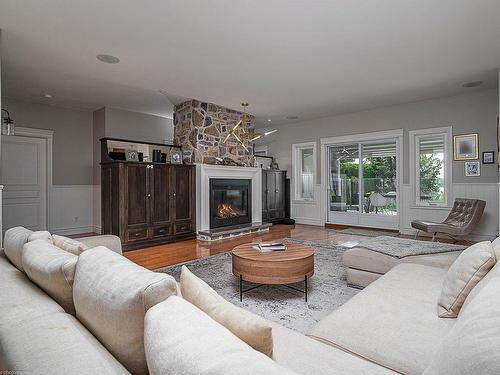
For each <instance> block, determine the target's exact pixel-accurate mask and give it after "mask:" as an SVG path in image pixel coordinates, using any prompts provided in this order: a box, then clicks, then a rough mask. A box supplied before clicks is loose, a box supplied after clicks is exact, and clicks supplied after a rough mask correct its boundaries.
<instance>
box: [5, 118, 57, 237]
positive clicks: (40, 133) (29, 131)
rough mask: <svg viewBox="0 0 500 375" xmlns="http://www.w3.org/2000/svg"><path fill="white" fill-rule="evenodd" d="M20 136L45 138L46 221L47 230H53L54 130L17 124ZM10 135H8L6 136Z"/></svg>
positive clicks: (17, 131)
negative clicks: (51, 215)
mask: <svg viewBox="0 0 500 375" xmlns="http://www.w3.org/2000/svg"><path fill="white" fill-rule="evenodd" d="M14 135H16V136H19V137H30V138H42V139H45V143H46V147H45V152H46V155H45V161H46V163H47V165H46V166H45V170H46V171H47V176H46V177H47V178H46V185H47V186H46V193H45V194H46V197H45V203H46V204H45V216H46V217H45V222H46V223H47V230H48V231H49V232H50V231H51V229H52V228H51V226H52V225H51V224H52V223H51V222H50V214H51V211H52V146H53V143H54V131H53V130H48V129H35V128H26V127H22V126H16V129H15V134H14ZM5 137H8V136H5Z"/></svg>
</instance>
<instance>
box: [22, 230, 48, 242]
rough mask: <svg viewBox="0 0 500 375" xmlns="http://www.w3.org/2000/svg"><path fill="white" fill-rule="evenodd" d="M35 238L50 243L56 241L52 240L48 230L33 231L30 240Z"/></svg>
mask: <svg viewBox="0 0 500 375" xmlns="http://www.w3.org/2000/svg"><path fill="white" fill-rule="evenodd" d="M35 240H43V241H45V242H48V243H54V241H53V240H52V235H51V234H50V233H49V232H47V231H46V230H38V231H36V232H33V233H31V234H30V236H29V237H28V242H30V241H35Z"/></svg>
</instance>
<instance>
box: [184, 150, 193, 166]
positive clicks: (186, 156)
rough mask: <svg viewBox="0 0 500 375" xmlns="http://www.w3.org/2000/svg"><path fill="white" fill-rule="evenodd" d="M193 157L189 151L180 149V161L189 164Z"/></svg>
mask: <svg viewBox="0 0 500 375" xmlns="http://www.w3.org/2000/svg"><path fill="white" fill-rule="evenodd" d="M192 158H193V153H192V152H191V151H182V161H183V162H184V163H185V164H191V163H192V160H193V159H192Z"/></svg>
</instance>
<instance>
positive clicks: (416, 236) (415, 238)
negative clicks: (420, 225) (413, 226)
mask: <svg viewBox="0 0 500 375" xmlns="http://www.w3.org/2000/svg"><path fill="white" fill-rule="evenodd" d="M419 233H420V230H419V229H417V232H416V233H415V237H414V238H413V239H414V240H417V239H418V234H419Z"/></svg>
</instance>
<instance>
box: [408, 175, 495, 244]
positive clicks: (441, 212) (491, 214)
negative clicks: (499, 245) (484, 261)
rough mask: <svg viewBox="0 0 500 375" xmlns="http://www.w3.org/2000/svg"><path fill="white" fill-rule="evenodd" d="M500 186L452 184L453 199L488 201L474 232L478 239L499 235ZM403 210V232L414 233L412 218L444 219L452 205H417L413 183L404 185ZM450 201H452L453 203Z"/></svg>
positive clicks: (488, 238) (489, 184) (474, 236)
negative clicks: (499, 204) (499, 201)
mask: <svg viewBox="0 0 500 375" xmlns="http://www.w3.org/2000/svg"><path fill="white" fill-rule="evenodd" d="M498 188H499V186H498V184H496V183H454V184H453V185H452V200H451V202H453V200H454V199H455V198H477V199H483V200H485V201H486V209H485V211H484V214H483V217H482V219H481V222H480V223H479V225H478V226H477V228H476V230H475V231H474V232H473V238H474V239H476V240H490V239H493V238H495V237H496V236H497V235H498V227H499V221H498V207H499V206H498V199H499V190H498ZM402 198H403V199H402V202H403V210H402V220H401V228H400V231H401V233H404V234H414V233H415V229H413V228H412V227H411V221H412V220H430V221H442V220H444V219H445V218H446V216H447V215H448V213H449V212H450V210H451V207H442V208H441V207H416V206H415V205H414V204H413V202H414V201H415V198H414V197H412V189H411V185H409V184H404V185H403V196H402ZM451 202H450V203H451Z"/></svg>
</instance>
